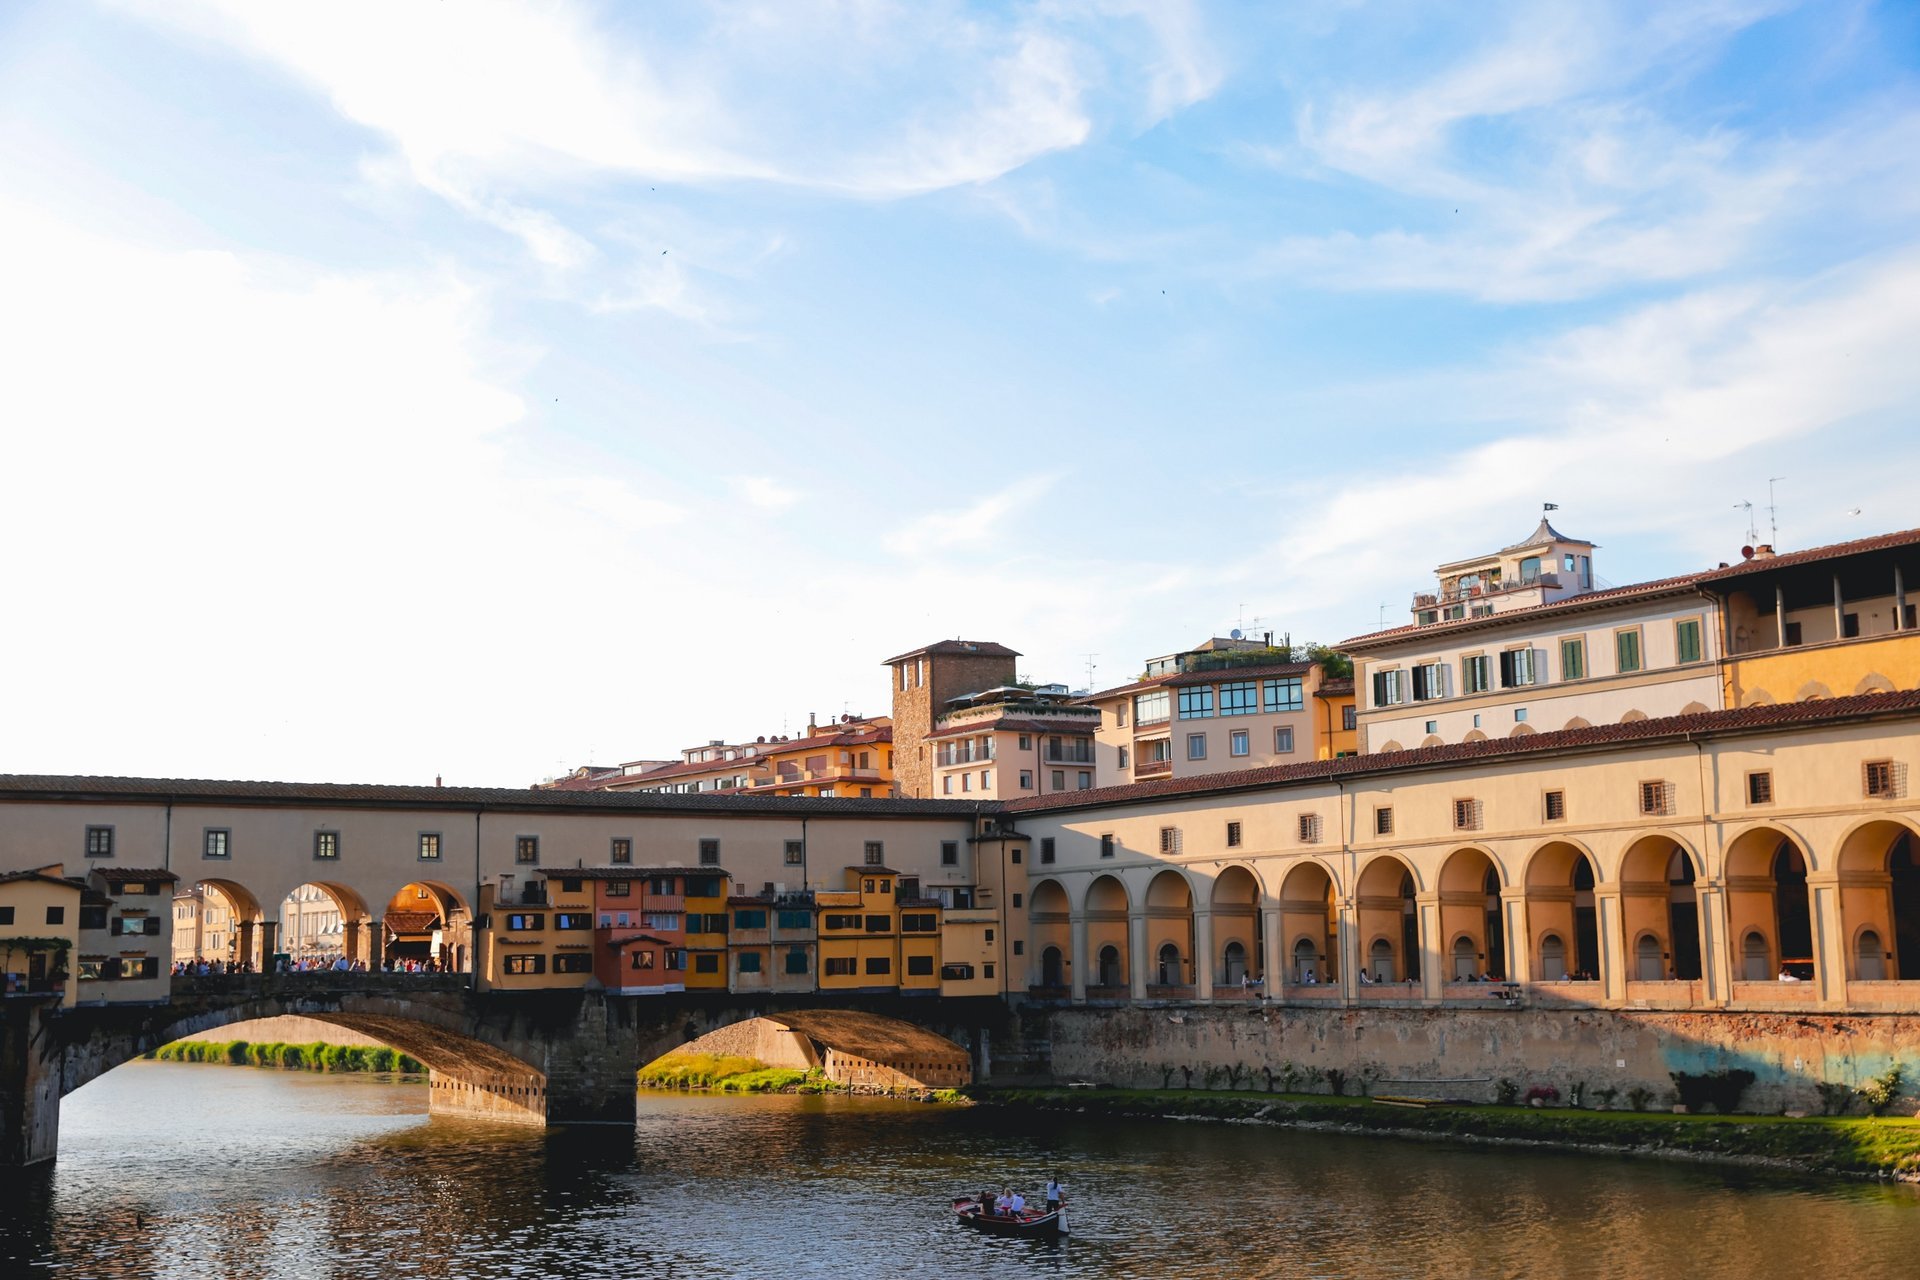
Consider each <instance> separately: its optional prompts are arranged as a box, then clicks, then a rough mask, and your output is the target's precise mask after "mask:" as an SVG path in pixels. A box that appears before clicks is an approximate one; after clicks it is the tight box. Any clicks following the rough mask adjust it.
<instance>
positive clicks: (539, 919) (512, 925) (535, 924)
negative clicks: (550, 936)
mask: <svg viewBox="0 0 1920 1280" xmlns="http://www.w3.org/2000/svg"><path fill="white" fill-rule="evenodd" d="M546 927H547V918H546V916H544V915H542V914H541V913H539V912H538V911H535V912H531V913H525V912H522V913H517V914H514V915H509V916H508V917H507V932H509V933H538V932H539V931H540V930H542V929H544V928H546Z"/></svg>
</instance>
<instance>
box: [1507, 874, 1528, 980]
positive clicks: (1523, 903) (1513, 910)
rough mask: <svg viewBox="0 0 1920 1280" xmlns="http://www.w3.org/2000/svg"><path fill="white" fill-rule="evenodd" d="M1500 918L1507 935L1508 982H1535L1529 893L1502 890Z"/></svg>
mask: <svg viewBox="0 0 1920 1280" xmlns="http://www.w3.org/2000/svg"><path fill="white" fill-rule="evenodd" d="M1500 918H1501V921H1502V923H1503V925H1504V927H1505V931H1506V935H1507V972H1506V974H1505V977H1506V979H1507V981H1508V982H1532V981H1533V930H1532V927H1531V924H1530V923H1529V921H1528V920H1527V891H1526V890H1525V889H1524V888H1503V889H1501V890H1500Z"/></svg>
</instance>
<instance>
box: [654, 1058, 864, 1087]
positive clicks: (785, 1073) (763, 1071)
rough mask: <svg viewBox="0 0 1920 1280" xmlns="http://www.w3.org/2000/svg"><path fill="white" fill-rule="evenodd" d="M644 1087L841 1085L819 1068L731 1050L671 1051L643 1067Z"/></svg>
mask: <svg viewBox="0 0 1920 1280" xmlns="http://www.w3.org/2000/svg"><path fill="white" fill-rule="evenodd" d="M639 1080H640V1087H641V1088H642V1089H672V1090H687V1089H708V1090H711V1091H713V1092H715V1093H831V1092H835V1091H837V1090H838V1089H839V1088H840V1086H839V1085H837V1084H834V1083H833V1082H832V1081H831V1080H828V1079H827V1078H826V1077H825V1076H824V1075H822V1074H821V1073H820V1072H819V1071H818V1070H812V1071H802V1070H800V1069H798V1068H795V1067H770V1066H768V1065H767V1064H766V1063H764V1062H762V1061H760V1060H759V1059H758V1058H747V1057H741V1056H739V1055H736V1054H728V1053H669V1054H667V1055H666V1056H665V1057H662V1058H656V1059H654V1060H653V1061H652V1062H650V1063H648V1064H647V1065H646V1066H644V1067H642V1068H640V1075H639Z"/></svg>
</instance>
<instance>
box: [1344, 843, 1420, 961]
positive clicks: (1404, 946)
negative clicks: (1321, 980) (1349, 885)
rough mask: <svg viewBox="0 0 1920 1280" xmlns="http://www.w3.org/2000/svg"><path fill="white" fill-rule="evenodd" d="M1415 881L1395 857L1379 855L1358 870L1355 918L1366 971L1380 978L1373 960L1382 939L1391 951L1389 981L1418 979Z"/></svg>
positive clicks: (1409, 866)
mask: <svg viewBox="0 0 1920 1280" xmlns="http://www.w3.org/2000/svg"><path fill="white" fill-rule="evenodd" d="M1417 888H1418V882H1417V881H1416V880H1415V878H1414V871H1413V866H1412V864H1411V863H1409V862H1407V860H1406V859H1404V858H1402V857H1400V856H1399V855H1398V854H1392V853H1380V854H1375V855H1374V856H1373V858H1372V859H1371V860H1370V861H1369V862H1368V863H1367V865H1366V866H1365V867H1363V868H1362V869H1361V871H1360V878H1359V880H1358V881H1357V882H1356V883H1355V886H1354V889H1355V892H1354V918H1355V922H1356V925H1357V927H1358V929H1359V931H1360V937H1361V939H1362V940H1363V942H1364V944H1365V946H1366V948H1367V951H1366V955H1367V968H1368V971H1369V972H1371V973H1373V975H1374V977H1375V978H1379V977H1380V973H1379V969H1378V965H1377V964H1376V958H1377V956H1378V948H1377V946H1376V945H1375V944H1376V943H1378V942H1379V941H1381V940H1383V939H1384V940H1385V941H1387V942H1388V943H1389V944H1390V945H1391V948H1392V976H1391V977H1390V978H1387V979H1384V980H1385V981H1388V982H1399V981H1416V980H1418V978H1419V977H1420V915H1419V911H1418V909H1417V907H1416V905H1415V902H1414V895H1415V893H1416V892H1417Z"/></svg>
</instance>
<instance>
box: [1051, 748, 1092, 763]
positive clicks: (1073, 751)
mask: <svg viewBox="0 0 1920 1280" xmlns="http://www.w3.org/2000/svg"><path fill="white" fill-rule="evenodd" d="M1047 763H1048V764H1092V763H1093V747H1092V745H1091V744H1086V743H1083V744H1081V745H1080V746H1078V747H1051V746H1050V747H1048V748H1047Z"/></svg>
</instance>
